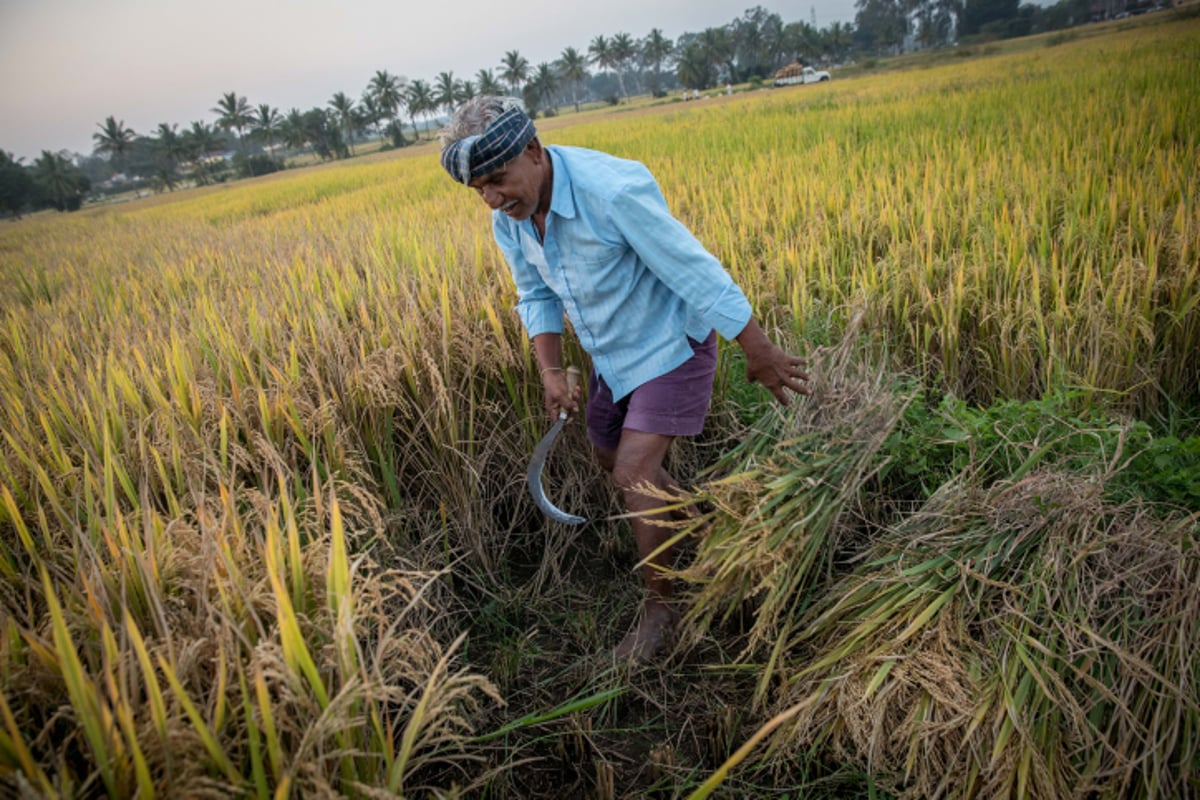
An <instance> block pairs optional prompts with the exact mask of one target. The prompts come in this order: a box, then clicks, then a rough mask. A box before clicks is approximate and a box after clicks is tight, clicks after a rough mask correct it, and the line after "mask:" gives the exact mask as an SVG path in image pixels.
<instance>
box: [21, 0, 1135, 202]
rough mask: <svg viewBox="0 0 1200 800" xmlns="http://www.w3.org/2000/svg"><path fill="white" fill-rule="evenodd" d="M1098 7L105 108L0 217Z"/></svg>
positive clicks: (26, 169)
mask: <svg viewBox="0 0 1200 800" xmlns="http://www.w3.org/2000/svg"><path fill="white" fill-rule="evenodd" d="M1128 1H1129V2H1139V0H1128ZM1091 2H1093V0H1061V2H1059V3H1058V4H1057V5H1054V6H1050V7H1045V8H1043V7H1039V6H1035V5H1030V4H1025V5H1022V4H1021V3H1020V0H856V6H855V7H856V12H857V13H856V15H855V20H854V24H852V25H851V24H848V23H842V22H834V23H832V24H831V25H829V26H827V27H825V28H822V29H818V28H817V27H816V26H815V24H813V23H810V22H805V21H793V22H784V20H783V19H782V17H780V15H779V14H777V13H774V12H771V11H768V10H767V9H765V8H763V7H762V6H755V7H753V8H750V9H748V10H747V11H746V12H745V13H744V14H743V15H742V16H740V17H737V18H735V19H734V20H732V21H731V22H729V23H728V24H726V25H722V26H717V27H712V28H706V29H704V30H703V31H700V32H697V33H684V34H683V35H681V36H680V37H679V38H678V39H676V40H671V39H670V38H668V37H666V36H665V35H664V34H663V32H662V31H661V30H660V29H658V28H655V29H653V30H651V31H650V32H649V33H648V34H647V35H645V36H644V37H642V38H640V39H636V38H634V37H633V36H631V35H630V34H628V33H624V32H618V33H615V34H612V35H611V36H610V35H597V36H595V37H594V38H593V39H592V40H591V42H590V43H589V44H588V46H587V47H586V49H584V50H579V49H576V48H575V47H566V48H564V49H563V50H562V52H561V54H560V55H559V57H558V58H557V59H556V60H554V61H553V62H541V63H538V64H531V63H530V62H529V60H528V59H526V58H525V57H524V56H523V55H521V53H520V52H519V51H517V50H509V51H507V52H505V53H504V55H503V57H502V58H501V59H500V62H499V63H498V65H497V66H496V67H495V68H494V69H480V70H479V71H478V72H476V73H475V74H474V75H473V76H471V77H469V78H460V77H458V76H456V75H455V74H454V72H453V71H445V72H441V73H439V74H438V75H437V76H436V77H435V78H433V79H431V80H423V79H415V80H411V81H410V80H408V79H407V78H405V77H403V76H400V75H395V74H392V73H391V72H388V71H387V70H378V71H376V72H375V74H374V75H373V76H372V77H371V78H370V80H369V81H368V83H367V85H366V87H365V88H364V90H363V91H362V93H361V94H360V95H359V96H358V97H352V96H350V95H348V94H346V93H344V92H337V93H335V94H334V95H333V96H332V97H331V98H330V99H329V101H328V102H327V103H326V104H325V105H324V106H316V107H313V108H310V109H308V110H307V111H301V110H300V109H299V108H292V109H291V110H289V111H288V112H286V113H282V112H280V110H279V109H278V108H275V107H273V106H271V105H270V104H268V103H260V104H258V105H252V104H251V103H250V102H249V101H248V100H247V98H246V97H244V96H242V95H239V94H238V93H237V92H227V93H224V94H223V95H222V96H221V97H220V98H219V99H218V100H217V101H216V103H215V105H214V106H213V107H212V108H211V109H210V112H211V113H212V114H214V115H215V119H214V120H213V121H212V122H206V121H203V120H197V121H193V122H191V123H190V125H188V126H187V127H185V128H183V129H182V130H181V129H180V128H179V126H178V125H177V124H172V123H166V122H163V123H160V124H159V125H158V127H157V128H156V129H154V130H153V131H150V132H146V133H137V132H135V131H134V130H132V129H131V128H129V127H127V126H126V125H125V123H124V121H123V120H119V119H118V118H117V117H116V116H109V117H107V118H106V119H105V120H104V121H103V122H101V123H98V124H97V131H96V132H94V133H93V134H92V139H93V143H94V147H93V152H92V154H91V155H90V156H78V155H77V156H73V157H72V156H71V155H70V154H68V153H66V152H65V151H64V152H60V153H52V152H50V151H43V152H42V155H41V157H39V158H38V159H37V160H36V161H35V162H34V163H33V164H31V165H24V164H22V163H21V160H20V159H15V158H14V157H13V156H12V155H11V154H8V153H5V152H4V151H3V150H0V213H7V214H11V215H14V216H16V215H20V214H21V213H22V212H23V211H27V210H31V209H39V208H55V209H58V210H60V211H70V210H74V209H76V208H79V207H80V206H81V205H82V203H83V200H84V198H85V197H87V196H88V195H89V193H112V192H118V191H125V190H128V189H131V188H136V189H145V188H149V189H152V190H154V191H169V190H174V189H175V188H176V187H178V186H180V185H183V184H187V185H206V184H209V183H213V182H215V181H225V180H229V179H231V178H236V177H250V176H255V175H262V174H265V173H268V172H273V171H275V170H278V169H282V168H283V167H284V165H285V163H286V160H285V159H286V157H287V156H296V155H301V154H308V155H311V156H313V157H316V158H319V159H321V160H329V159H338V158H347V157H350V156H353V155H354V154H355V144H356V142H357V143H362V142H363V141H364V140H365V139H368V138H375V139H377V140H378V139H382V140H383V141H384V142H385V144H384V146H385V147H404V146H406V145H409V144H412V143H414V142H417V141H420V140H421V138H422V136H423V134H426V133H429V131H430V128H431V125H432V124H433V122H435V121H436V120H437V119H439V118H440V117H441V116H442V115H445V114H449V113H451V112H453V110H454V109H455V108H456V107H457V106H458V105H459V104H461V103H462V102H464V101H466V100H468V99H470V98H472V97H474V96H476V95H478V94H513V95H516V96H519V97H522V98H523V100H524V102H525V105H526V107H527V109H528V110H529V111H530V113H531V114H532V115H534V116H536V115H538V114H548V115H553V114H557V113H559V111H560V109H566V108H573V109H574V110H575V111H576V112H578V111H579V110H580V109H581V106H582V105H583V104H584V103H595V102H608V103H612V104H617V103H620V102H622V101H627V100H628V98H629V97H631V96H633V95H643V94H652V95H654V96H659V97H661V96H665V95H666V93H667V92H669V91H674V90H679V89H686V90H705V89H710V88H712V87H714V86H720V85H725V84H735V83H736V84H742V83H746V82H750V83H751V84H756V83H758V82H761V81H763V80H767V79H769V78H770V77H771V76H772V74H773V73H774V72H775V70H777V69H778V68H779V67H781V66H783V65H784V64H786V63H789V62H791V61H793V60H795V61H799V62H801V63H805V64H809V63H812V64H840V63H844V62H846V61H847V60H849V59H852V58H857V57H860V56H869V55H879V54H895V53H898V52H901V51H903V50H907V49H921V48H929V47H944V46H948V45H952V44H956V43H960V42H964V41H972V40H979V39H987V38H1005V37H1009V36H1020V35H1026V34H1029V33H1035V32H1039V31H1042V30H1051V29H1055V28H1062V27H1067V26H1069V25H1074V24H1079V23H1081V22H1086V21H1088V19H1089V16H1090V15H1091V13H1092V12H1091V6H1090V3H1091ZM1107 2H1108V4H1109V5H1112V2H1113V0H1107ZM418 120H420V122H418ZM430 135H432V134H430Z"/></svg>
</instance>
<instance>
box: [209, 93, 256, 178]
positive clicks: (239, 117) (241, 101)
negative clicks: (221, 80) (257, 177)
mask: <svg viewBox="0 0 1200 800" xmlns="http://www.w3.org/2000/svg"><path fill="white" fill-rule="evenodd" d="M210 110H211V111H212V112H213V113H214V114H217V115H218V118H217V125H218V126H220V127H221V128H222V129H223V130H227V131H228V130H235V131H237V135H238V142H239V144H240V146H241V150H242V157H243V158H244V157H245V156H246V134H245V131H246V128H248V127H250V125H251V124H252V123H253V122H254V115H253V114H252V113H251V112H250V104H249V103H248V102H246V98H245V97H238V95H237V92H226V93H225V94H224V95H222V96H221V99H220V100H218V101H217V105H216V107H214V108H212V109H210ZM250 174H251V175H253V174H254V166H253V165H250Z"/></svg>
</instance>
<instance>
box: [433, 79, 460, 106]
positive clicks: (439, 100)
mask: <svg viewBox="0 0 1200 800" xmlns="http://www.w3.org/2000/svg"><path fill="white" fill-rule="evenodd" d="M455 88H456V87H455V85H454V71H453V70H451V71H450V72H439V73H438V76H437V80H435V81H434V86H433V101H434V107H435V108H439V107H440V108H444V109H446V113H447V114H452V113H454V106H455V105H457V102H456V98H455V94H454V90H455Z"/></svg>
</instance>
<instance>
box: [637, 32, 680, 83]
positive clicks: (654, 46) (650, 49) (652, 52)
mask: <svg viewBox="0 0 1200 800" xmlns="http://www.w3.org/2000/svg"><path fill="white" fill-rule="evenodd" d="M641 51H642V61H643V62H644V63H645V64H646V66H648V67H652V68H653V70H652V71H651V73H650V75H651V79H650V80H651V88H652V90H653V91H658V90H659V88H660V87H661V82H662V65H663V62H665V61H666V60H667V59H668V58H670V57H671V55H672V54H673V53H674V52H675V45H674V44H673V43H672V42H671V40H670V39H668V38H667V37H666V36H663V32H662V31H661V30H660V29H658V28H654V29H652V30H651V31H650V33H648V34H646V38H645V39H642V44H641Z"/></svg>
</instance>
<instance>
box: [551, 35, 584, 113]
mask: <svg viewBox="0 0 1200 800" xmlns="http://www.w3.org/2000/svg"><path fill="white" fill-rule="evenodd" d="M556 65H557V67H558V75H559V77H560V78H562V80H563V81H564V82H565V83H567V84H568V85H569V86H570V87H571V101H572V102H573V103H574V104H575V113H579V85H580V84H581V83H583V82H584V81H586V80H587V78H588V71H587V57H586V56H584V54H583V53H581V52H579V51H578V50H576V49H575V48H574V47H568V48H567V49H565V50H563V51H562V55H561V56H559V58H558V61H557V62H556Z"/></svg>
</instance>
